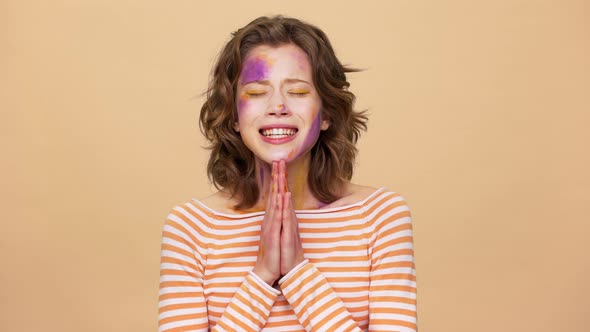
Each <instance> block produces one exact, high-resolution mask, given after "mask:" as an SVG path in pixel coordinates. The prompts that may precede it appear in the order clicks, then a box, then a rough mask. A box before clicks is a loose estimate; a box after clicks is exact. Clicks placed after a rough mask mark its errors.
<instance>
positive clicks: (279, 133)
mask: <svg viewBox="0 0 590 332" xmlns="http://www.w3.org/2000/svg"><path fill="white" fill-rule="evenodd" d="M297 131H298V129H296V128H272V129H260V134H262V136H264V137H268V138H274V139H277V138H285V137H289V136H293V135H295V134H296V133H297Z"/></svg>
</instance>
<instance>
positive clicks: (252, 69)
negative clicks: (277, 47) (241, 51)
mask: <svg viewBox="0 0 590 332" xmlns="http://www.w3.org/2000/svg"><path fill="white" fill-rule="evenodd" d="M268 67H269V66H268V63H267V61H266V59H265V58H263V57H256V58H253V59H250V60H248V61H246V63H245V64H244V68H243V69H242V84H245V83H249V82H252V81H261V80H263V79H265V78H266V75H267V74H268V69H269V68H268Z"/></svg>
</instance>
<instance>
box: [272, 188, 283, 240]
mask: <svg viewBox="0 0 590 332" xmlns="http://www.w3.org/2000/svg"><path fill="white" fill-rule="evenodd" d="M276 197H277V204H276V206H275V211H274V215H273V223H272V224H273V230H274V231H280V229H281V222H282V219H283V218H282V216H283V195H281V194H280V193H276ZM276 228H278V230H277V229H276Z"/></svg>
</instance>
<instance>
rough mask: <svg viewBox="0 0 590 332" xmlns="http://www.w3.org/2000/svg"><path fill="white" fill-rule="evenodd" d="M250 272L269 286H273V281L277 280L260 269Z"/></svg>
mask: <svg viewBox="0 0 590 332" xmlns="http://www.w3.org/2000/svg"><path fill="white" fill-rule="evenodd" d="M252 272H253V273H254V274H256V276H258V278H260V279H261V280H263V281H264V282H266V283H267V284H269V285H271V286H272V285H273V284H274V283H275V281H276V280H277V279H278V278H275V277H274V276H273V275H272V273H268V272H265V271H263V270H262V269H257V268H256V267H255V268H254V270H252Z"/></svg>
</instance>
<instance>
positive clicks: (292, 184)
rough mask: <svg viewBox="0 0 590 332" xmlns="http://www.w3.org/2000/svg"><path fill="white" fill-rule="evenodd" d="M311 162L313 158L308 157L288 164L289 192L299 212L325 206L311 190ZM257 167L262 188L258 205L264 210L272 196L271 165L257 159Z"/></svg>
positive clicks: (259, 186) (259, 183)
mask: <svg viewBox="0 0 590 332" xmlns="http://www.w3.org/2000/svg"><path fill="white" fill-rule="evenodd" d="M310 160H311V157H310V156H309V155H307V156H305V157H302V158H298V159H297V160H294V161H292V162H290V163H288V164H287V187H288V189H287V190H288V191H290V192H291V197H292V200H293V206H294V208H295V209H297V210H302V209H317V208H319V207H321V206H323V205H324V204H323V203H322V202H320V201H319V200H317V199H316V198H315V197H314V195H313V194H312V192H311V190H310V189H309V185H308V182H307V181H308V177H307V175H308V174H309V163H310ZM256 167H257V169H258V174H257V176H256V177H257V182H258V188H260V196H259V199H258V203H257V204H256V205H257V206H258V207H259V208H264V207H266V201H267V199H268V198H269V196H270V195H269V188H270V182H271V165H270V164H267V163H265V162H263V161H261V160H258V159H257V160H256Z"/></svg>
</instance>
